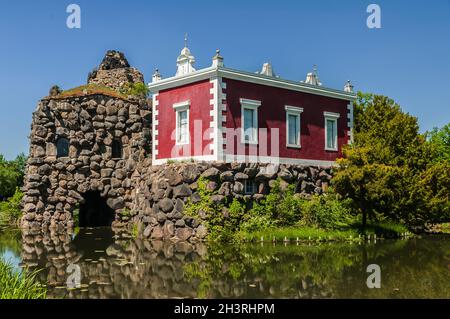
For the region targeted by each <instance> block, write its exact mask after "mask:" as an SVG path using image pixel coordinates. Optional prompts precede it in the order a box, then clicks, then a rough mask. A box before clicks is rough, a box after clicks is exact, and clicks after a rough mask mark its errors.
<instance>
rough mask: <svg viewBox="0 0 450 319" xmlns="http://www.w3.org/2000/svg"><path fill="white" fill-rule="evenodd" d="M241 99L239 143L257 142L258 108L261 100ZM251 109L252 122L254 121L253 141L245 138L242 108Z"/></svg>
mask: <svg viewBox="0 0 450 319" xmlns="http://www.w3.org/2000/svg"><path fill="white" fill-rule="evenodd" d="M240 101H241V143H242V144H258V108H259V107H260V106H261V101H256V100H249V99H240ZM246 109H248V110H253V123H255V126H256V127H255V128H254V129H255V139H254V140H253V141H246V140H245V131H244V110H246Z"/></svg>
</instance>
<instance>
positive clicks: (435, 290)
mask: <svg viewBox="0 0 450 319" xmlns="http://www.w3.org/2000/svg"><path fill="white" fill-rule="evenodd" d="M108 238H109V239H108ZM22 240H23V247H22V258H23V263H24V264H25V265H28V266H33V267H37V268H43V269H44V270H43V271H42V272H41V273H40V280H41V281H42V282H45V283H47V284H48V286H49V294H48V295H49V297H70V298H172V297H188V298H196V297H203V298H266V297H272V298H340V297H349V298H352V297H358V298H364V297H375V298H376V297H388V296H401V297H402V296H411V297H438V296H441V297H447V298H448V297H449V296H450V291H449V287H448V282H449V279H450V278H449V273H448V272H445V271H443V269H444V270H445V269H446V267H447V265H448V263H449V262H450V260H449V259H450V256H449V251H450V249H449V241H448V240H447V241H445V240H440V241H437V242H436V243H433V244H432V245H430V244H429V243H430V242H429V241H427V240H409V241H386V242H382V243H377V244H376V245H374V244H369V245H355V244H353V245H352V244H345V243H342V244H336V243H333V244H322V245H313V246H307V245H299V246H297V245H295V244H290V245H286V246H285V245H282V244H278V245H276V246H274V245H272V244H264V245H263V246H261V245H259V244H252V245H208V246H206V245H204V244H202V243H197V244H193V243H185V242H178V243H172V242H160V241H153V242H150V241H142V240H138V239H126V240H125V239H113V237H112V236H111V234H109V235H108V234H99V233H98V232H96V231H89V230H88V231H85V232H84V233H80V234H79V235H78V237H77V238H75V239H72V237H71V236H68V235H63V236H58V235H50V234H47V235H42V234H39V235H29V234H28V235H27V234H25V235H23V238H22ZM70 263H74V264H76V265H78V266H80V269H81V283H82V286H81V288H79V289H74V290H67V289H66V287H65V283H66V280H67V277H68V275H69V274H68V273H67V271H66V269H67V266H68V265H69V264H70ZM370 263H376V264H379V265H380V266H381V268H382V289H372V290H371V289H368V288H367V287H366V278H367V276H368V274H367V273H366V267H367V265H368V264H370ZM419 276H420V278H418V277H419ZM422 281H423V282H422ZM398 287H400V288H402V290H401V291H399V292H394V290H393V289H394V288H398ZM405 287H411V291H409V292H407V291H404V289H405ZM413 288H414V289H415V290H414V289H413Z"/></svg>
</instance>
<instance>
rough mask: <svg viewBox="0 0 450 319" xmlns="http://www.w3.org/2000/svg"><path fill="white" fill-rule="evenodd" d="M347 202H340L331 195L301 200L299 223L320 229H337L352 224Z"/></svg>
mask: <svg viewBox="0 0 450 319" xmlns="http://www.w3.org/2000/svg"><path fill="white" fill-rule="evenodd" d="M347 203H348V201H341V200H338V199H337V198H336V196H335V195H334V194H332V193H330V194H326V195H323V196H317V195H315V196H313V197H312V198H311V199H310V200H303V201H302V203H301V210H302V213H303V217H302V221H301V223H302V224H304V225H307V226H312V227H317V228H322V229H339V228H343V227H347V226H349V225H350V224H351V223H352V222H354V218H353V217H352V216H351V214H350V210H349V208H348V207H347V205H346V204H347Z"/></svg>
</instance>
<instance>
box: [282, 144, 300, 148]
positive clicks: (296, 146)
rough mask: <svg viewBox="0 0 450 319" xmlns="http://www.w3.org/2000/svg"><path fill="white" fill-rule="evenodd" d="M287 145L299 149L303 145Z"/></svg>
mask: <svg viewBox="0 0 450 319" xmlns="http://www.w3.org/2000/svg"><path fill="white" fill-rule="evenodd" d="M286 147H287V148H297V149H300V148H302V146H301V145H295V144H286Z"/></svg>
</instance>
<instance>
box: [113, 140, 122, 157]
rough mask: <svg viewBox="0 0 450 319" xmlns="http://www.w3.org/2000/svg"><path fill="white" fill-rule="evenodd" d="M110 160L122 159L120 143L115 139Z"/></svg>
mask: <svg viewBox="0 0 450 319" xmlns="http://www.w3.org/2000/svg"><path fill="white" fill-rule="evenodd" d="M112 158H122V142H121V141H119V140H117V139H115V140H114V141H113V142H112Z"/></svg>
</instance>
